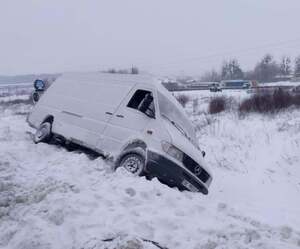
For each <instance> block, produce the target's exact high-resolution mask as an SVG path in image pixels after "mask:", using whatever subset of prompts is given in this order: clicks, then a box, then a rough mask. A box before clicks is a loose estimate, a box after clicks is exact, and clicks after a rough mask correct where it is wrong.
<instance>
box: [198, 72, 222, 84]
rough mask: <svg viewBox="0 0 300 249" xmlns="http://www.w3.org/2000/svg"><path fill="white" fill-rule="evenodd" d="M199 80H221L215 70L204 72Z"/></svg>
mask: <svg viewBox="0 0 300 249" xmlns="http://www.w3.org/2000/svg"><path fill="white" fill-rule="evenodd" d="M201 81H204V82H205V81H207V82H218V81H221V75H220V74H219V73H218V72H217V71H216V70H214V69H213V70H211V71H207V72H205V73H204V74H203V75H202V76H201Z"/></svg>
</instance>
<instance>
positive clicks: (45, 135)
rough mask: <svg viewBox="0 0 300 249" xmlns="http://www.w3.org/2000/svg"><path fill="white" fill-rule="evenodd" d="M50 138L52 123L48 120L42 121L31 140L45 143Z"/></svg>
mask: <svg viewBox="0 0 300 249" xmlns="http://www.w3.org/2000/svg"><path fill="white" fill-rule="evenodd" d="M51 138H52V124H51V123H50V122H44V123H42V124H41V125H40V126H39V128H37V129H36V132H35V134H34V136H33V141H34V142H35V143H36V144H37V143H41V142H44V143H47V142H49V141H50V140H51Z"/></svg>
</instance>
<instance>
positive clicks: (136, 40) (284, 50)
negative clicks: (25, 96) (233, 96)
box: [0, 0, 300, 75]
mask: <svg viewBox="0 0 300 249" xmlns="http://www.w3.org/2000/svg"><path fill="white" fill-rule="evenodd" d="M299 13H300V0H226V1H225V0H194V1H193V0H119V1H114V0H108V1H102V0H0V74H2V75H3V74H24V73H41V72H49V73H52V72H63V71H77V70H80V71H93V70H100V69H106V68H109V67H119V68H121V67H130V66H131V65H136V66H138V67H140V68H141V69H143V70H146V71H149V72H152V73H155V74H161V75H166V74H178V73H184V74H201V73H202V72H203V71H205V70H208V69H211V68H215V69H218V68H219V67H220V64H221V63H222V61H223V60H224V59H226V58H229V57H230V58H231V57H233V58H237V59H239V60H240V63H241V65H242V66H243V68H244V69H249V68H251V67H253V66H254V64H255V62H256V61H257V60H258V59H259V58H260V57H261V56H262V55H263V54H265V53H266V52H270V53H273V54H274V55H276V56H277V57H278V58H279V57H280V56H282V55H290V56H295V55H298V54H300V29H299V25H300V14H299Z"/></svg>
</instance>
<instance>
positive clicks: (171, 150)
mask: <svg viewBox="0 0 300 249" xmlns="http://www.w3.org/2000/svg"><path fill="white" fill-rule="evenodd" d="M161 146H162V149H163V151H164V152H166V153H167V154H168V155H170V156H171V157H173V158H175V159H176V160H178V161H180V162H182V160H183V152H182V151H181V150H179V149H177V148H176V147H175V146H174V145H172V144H170V143H168V142H166V141H162V143H161Z"/></svg>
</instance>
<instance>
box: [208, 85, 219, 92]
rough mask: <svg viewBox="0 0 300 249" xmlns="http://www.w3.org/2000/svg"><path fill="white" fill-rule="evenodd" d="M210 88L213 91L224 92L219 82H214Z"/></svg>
mask: <svg viewBox="0 0 300 249" xmlns="http://www.w3.org/2000/svg"><path fill="white" fill-rule="evenodd" d="M209 90H210V91H211V92H222V88H221V87H220V84H218V83H213V84H212V85H211V86H210V88H209Z"/></svg>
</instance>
